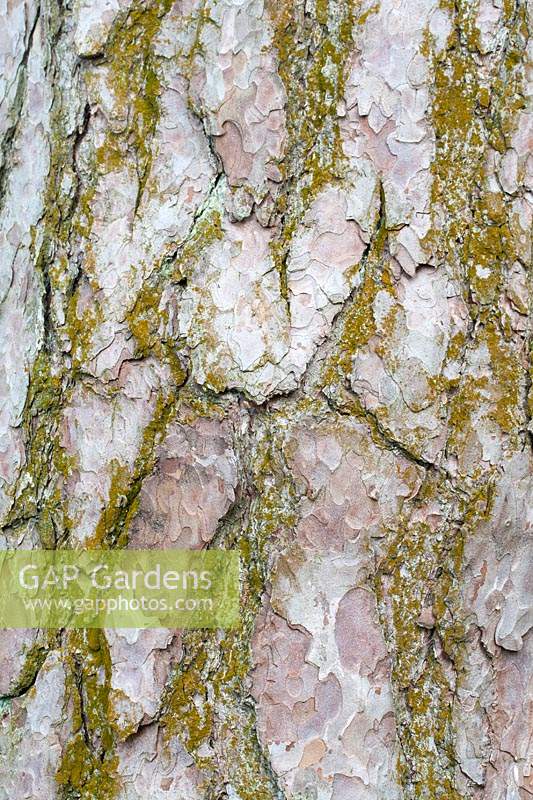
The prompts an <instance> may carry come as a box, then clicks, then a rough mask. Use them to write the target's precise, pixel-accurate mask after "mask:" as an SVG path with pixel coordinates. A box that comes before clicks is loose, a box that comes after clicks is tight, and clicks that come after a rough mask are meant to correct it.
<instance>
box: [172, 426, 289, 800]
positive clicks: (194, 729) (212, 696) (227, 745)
mask: <svg viewBox="0 0 533 800" xmlns="http://www.w3.org/2000/svg"><path fill="white" fill-rule="evenodd" d="M279 423H283V420H282V418H281V417H280V419H279ZM241 437H242V438H241ZM239 438H241V441H240V445H239V450H240V452H241V455H242V456H243V462H242V463H243V476H242V485H241V487H240V494H239V497H238V498H237V500H236V503H235V504H234V506H233V507H232V508H231V509H230V511H229V512H228V514H227V515H226V516H225V518H224V519H223V520H221V522H220V525H219V529H218V532H217V534H216V536H215V538H214V539H213V541H212V543H211V545H210V546H214V547H220V548H222V549H226V548H237V549H238V550H239V551H240V555H241V579H242V592H241V612H240V621H239V624H238V625H237V627H236V628H234V629H233V630H228V631H224V632H222V631H217V632H212V633H208V634H205V633H202V632H200V631H194V632H192V631H191V632H189V633H186V634H185V635H184V638H183V645H184V657H183V658H182V660H181V662H180V664H179V666H178V668H177V670H176V672H175V674H174V675H173V676H172V677H171V680H170V682H169V683H168V685H167V687H166V691H165V694H164V696H163V702H162V708H161V716H160V723H161V724H162V726H163V729H164V731H165V736H166V737H169V736H174V735H177V736H179V738H180V740H181V742H182V743H183V745H184V746H185V748H186V749H187V751H188V752H189V753H190V754H191V755H193V757H194V759H195V763H196V765H197V766H198V767H199V768H200V770H201V772H202V775H203V776H204V778H203V781H204V783H203V789H202V791H203V792H204V793H205V794H204V796H205V797H206V798H207V797H209V798H211V797H213V798H215V797H219V796H220V794H221V793H222V792H223V791H227V792H231V795H232V796H235V797H239V798H241V800H251V798H261V800H281V798H283V797H284V795H283V792H282V789H281V788H280V785H279V783H278V780H277V778H276V776H275V774H274V772H273V771H272V768H271V767H270V765H269V762H268V757H267V755H266V754H265V752H264V750H263V748H262V746H261V744H260V742H259V740H258V737H257V731H256V719H255V716H256V715H255V709H254V705H253V701H252V699H251V697H250V685H249V675H250V670H251V668H252V660H251V639H252V636H253V633H254V629H255V624H256V618H257V615H258V613H259V611H260V609H261V605H262V596H263V592H264V590H265V587H266V583H267V581H268V577H269V574H270V569H271V564H272V555H273V548H274V547H276V548H277V547H279V545H280V541H283V540H288V537H290V532H291V530H292V528H293V526H294V523H295V519H296V517H295V502H296V494H295V489H294V487H293V485H292V481H291V478H290V474H289V473H288V471H287V465H286V464H285V460H284V454H283V438H284V435H283V425H282V424H277V421H276V417H275V416H274V417H273V418H272V417H269V416H267V415H266V414H264V413H261V414H259V415H254V422H253V427H252V428H251V429H249V430H248V431H247V433H246V434H245V435H244V436H243V435H242V433H241V434H240V436H239Z"/></svg>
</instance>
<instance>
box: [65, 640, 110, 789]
mask: <svg viewBox="0 0 533 800" xmlns="http://www.w3.org/2000/svg"><path fill="white" fill-rule="evenodd" d="M65 667H66V672H67V683H66V688H67V698H68V701H69V704H70V706H71V708H72V725H73V731H72V734H71V736H70V738H69V740H68V742H67V744H66V747H65V749H64V752H63V754H62V757H61V762H60V764H59V768H58V770H57V773H56V782H57V784H58V796H59V797H60V798H61V800H113V798H114V797H117V795H118V793H119V790H120V780H119V777H118V774H117V767H118V758H117V756H116V754H115V734H114V731H113V727H112V724H111V722H110V719H111V717H112V713H111V711H112V709H111V704H110V690H111V659H110V654H109V646H108V644H107V640H106V637H105V634H104V632H103V631H101V630H79V631H69V632H68V641H67V651H66V656H65Z"/></svg>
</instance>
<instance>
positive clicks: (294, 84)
mask: <svg viewBox="0 0 533 800" xmlns="http://www.w3.org/2000/svg"><path fill="white" fill-rule="evenodd" d="M268 10H269V14H270V17H271V19H272V25H273V28H274V45H275V47H276V51H277V54H278V69H279V74H280V77H281V79H282V81H283V84H284V86H285V91H286V94H287V101H286V127H287V143H286V148H285V156H284V158H283V160H282V162H281V168H282V175H283V185H282V188H281V191H280V192H279V194H278V197H277V200H276V211H275V216H276V217H277V218H279V220H280V233H279V235H278V237H277V239H276V240H275V241H274V242H273V245H272V255H273V259H274V263H275V265H276V268H277V270H278V272H279V275H280V287H281V293H282V296H283V297H284V298H285V299H286V300H287V301H288V297H289V294H288V287H287V270H286V262H287V257H288V254H289V248H290V245H291V241H292V238H293V236H294V234H295V231H296V229H297V227H298V224H299V223H300V222H301V220H302V219H303V216H304V214H305V212H306V211H307V209H308V208H309V206H310V204H311V202H312V201H313V200H314V199H315V198H316V196H317V195H318V193H319V192H320V190H321V189H323V188H325V187H326V186H327V185H328V184H330V183H334V182H336V181H339V180H340V179H342V177H343V175H344V173H345V163H344V156H343V152H342V145H341V140H340V132H339V124H338V112H339V106H340V104H341V102H342V101H343V97H344V81H345V69H346V65H347V60H348V56H349V55H350V52H351V49H352V47H353V28H354V24H355V15H354V8H353V4H351V3H350V2H344V1H343V2H341V3H334V2H328V0H325V2H323V1H322V0H320V1H319V2H317V3H314V4H309V5H307V6H306V7H305V9H304V7H298V6H297V5H294V4H293V3H292V2H281V3H275V2H273V3H270V4H269V6H268Z"/></svg>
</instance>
